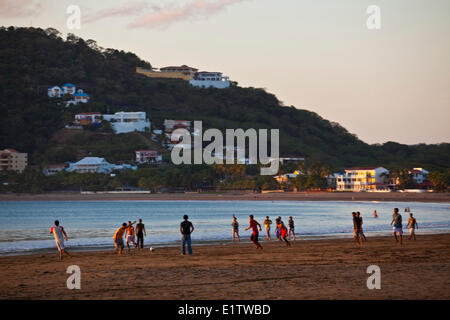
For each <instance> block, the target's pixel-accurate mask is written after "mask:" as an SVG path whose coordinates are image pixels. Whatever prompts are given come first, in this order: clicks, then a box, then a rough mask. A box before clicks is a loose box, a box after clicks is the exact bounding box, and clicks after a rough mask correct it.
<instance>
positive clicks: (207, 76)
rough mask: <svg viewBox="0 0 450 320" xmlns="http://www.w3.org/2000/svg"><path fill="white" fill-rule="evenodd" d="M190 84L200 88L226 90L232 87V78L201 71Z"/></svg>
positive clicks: (218, 73) (220, 73) (217, 73)
mask: <svg viewBox="0 0 450 320" xmlns="http://www.w3.org/2000/svg"><path fill="white" fill-rule="evenodd" d="M189 84H190V85H191V86H194V87H199V88H210V87H213V88H217V89H224V88H228V87H229V86H230V78H229V77H225V76H223V75H222V72H208V71H201V72H196V73H195V76H194V77H193V78H192V79H191V80H189Z"/></svg>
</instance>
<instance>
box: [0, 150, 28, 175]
mask: <svg viewBox="0 0 450 320" xmlns="http://www.w3.org/2000/svg"><path fill="white" fill-rule="evenodd" d="M27 165H28V154H27V153H21V152H19V151H17V150H14V149H5V150H0V170H12V171H16V172H19V173H20V172H23V170H25V168H26V166H27Z"/></svg>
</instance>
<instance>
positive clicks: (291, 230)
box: [288, 217, 295, 241]
mask: <svg viewBox="0 0 450 320" xmlns="http://www.w3.org/2000/svg"><path fill="white" fill-rule="evenodd" d="M288 224H289V240H291V235H292V236H293V237H294V241H295V226H294V219H292V217H289V221H288Z"/></svg>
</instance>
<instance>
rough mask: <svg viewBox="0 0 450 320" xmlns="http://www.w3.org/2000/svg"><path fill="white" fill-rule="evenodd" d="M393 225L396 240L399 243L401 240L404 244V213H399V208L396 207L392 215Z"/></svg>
mask: <svg viewBox="0 0 450 320" xmlns="http://www.w3.org/2000/svg"><path fill="white" fill-rule="evenodd" d="M391 226H393V233H394V238H395V242H397V243H398V242H399V240H400V245H402V244H403V225H402V215H401V214H400V213H398V208H395V209H394V214H393V215H392V221H391ZM397 236H398V237H397Z"/></svg>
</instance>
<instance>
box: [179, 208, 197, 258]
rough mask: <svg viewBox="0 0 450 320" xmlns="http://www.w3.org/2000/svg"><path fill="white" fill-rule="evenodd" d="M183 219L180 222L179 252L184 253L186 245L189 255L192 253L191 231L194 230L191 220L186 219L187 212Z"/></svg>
mask: <svg viewBox="0 0 450 320" xmlns="http://www.w3.org/2000/svg"><path fill="white" fill-rule="evenodd" d="M183 219H184V221H183V222H181V224H180V233H181V253H182V254H183V255H185V254H186V245H187V247H188V253H189V255H191V254H192V246H191V233H192V232H194V225H193V224H192V222H190V221H188V219H189V217H188V215H187V214H185V215H184V216H183Z"/></svg>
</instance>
